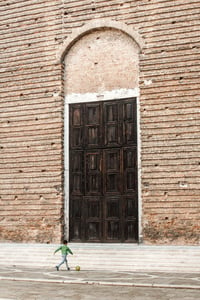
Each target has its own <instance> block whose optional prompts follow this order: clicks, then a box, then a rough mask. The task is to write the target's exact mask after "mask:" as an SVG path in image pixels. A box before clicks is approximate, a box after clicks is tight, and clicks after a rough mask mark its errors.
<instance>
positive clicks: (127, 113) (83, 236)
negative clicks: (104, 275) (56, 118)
mask: <svg viewBox="0 0 200 300" xmlns="http://www.w3.org/2000/svg"><path fill="white" fill-rule="evenodd" d="M136 142H137V137H136V101H135V99H126V100H120V101H119V100H115V101H106V102H95V103H84V104H73V105H70V239H71V240H73V241H82V242H134V241H137V235H138V224H137V223H138V217H137V215H138V213H137V146H136Z"/></svg>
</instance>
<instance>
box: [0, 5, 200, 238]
mask: <svg viewBox="0 0 200 300" xmlns="http://www.w3.org/2000/svg"><path fill="white" fill-rule="evenodd" d="M94 19H98V20H107V21H108V22H109V21H118V22H121V23H124V24H126V25H128V26H129V27H130V28H134V29H135V30H136V31H137V32H138V33H139V34H140V35H141V37H142V38H143V40H144V42H145V46H144V48H143V49H142V52H141V53H140V56H139V72H140V76H139V87H140V126H141V128H140V136H139V139H141V176H142V177H141V201H142V230H143V239H144V242H146V243H176V244H178V243H179V244H181V243H182V244H199V236H200V227H199V223H200V218H199V216H200V201H199V199H200V196H199V190H200V139H199V134H200V129H199V128H200V114H199V112H200V102H199V97H200V88H199V68H200V63H199V62H200V52H199V47H200V44H199V43H200V1H199V0H186V1H185V0H142V1H137V0H132V1H128V0H127V1H122V0H108V1H105V0H104V1H102V0H96V1H89V0H81V1H75V0H74V1H69V0H62V1H59V0H58V1H45V0H39V1H33V0H27V1H22V0H5V1H1V3H0V32H1V35H0V240H1V241H9V240H10V241H32V242H59V241H60V238H61V236H62V230H63V229H62V228H63V226H62V222H63V197H64V195H63V193H64V187H63V172H64V171H63V168H64V167H63V123H64V122H63V107H64V105H63V103H64V101H63V92H64V91H63V66H62V65H61V64H59V63H58V62H57V59H56V54H57V52H58V49H59V47H60V46H61V45H62V43H63V42H64V41H65V40H66V38H67V37H68V36H69V35H70V34H71V33H72V32H73V30H75V29H77V28H81V27H82V26H83V25H85V24H87V22H89V21H91V20H94ZM130 76H131V75H130ZM97 88H98V87H97ZM80 92H81V90H80Z"/></svg>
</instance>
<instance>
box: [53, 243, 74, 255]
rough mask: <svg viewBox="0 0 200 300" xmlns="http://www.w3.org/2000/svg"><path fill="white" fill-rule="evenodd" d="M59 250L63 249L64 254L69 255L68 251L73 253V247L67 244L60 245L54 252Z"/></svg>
mask: <svg viewBox="0 0 200 300" xmlns="http://www.w3.org/2000/svg"><path fill="white" fill-rule="evenodd" d="M59 250H61V253H62V255H67V254H68V253H70V254H73V253H72V251H71V249H70V248H69V247H68V246H66V245H62V246H60V247H59V248H58V249H56V251H55V252H54V253H56V252H58V251H59Z"/></svg>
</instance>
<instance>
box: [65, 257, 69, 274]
mask: <svg viewBox="0 0 200 300" xmlns="http://www.w3.org/2000/svg"><path fill="white" fill-rule="evenodd" d="M65 263H66V268H67V270H68V271H69V270H70V268H69V266H68V261H67V255H66V258H65Z"/></svg>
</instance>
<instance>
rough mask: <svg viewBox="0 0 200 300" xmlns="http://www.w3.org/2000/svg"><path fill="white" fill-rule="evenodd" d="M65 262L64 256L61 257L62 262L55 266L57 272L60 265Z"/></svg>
mask: <svg viewBox="0 0 200 300" xmlns="http://www.w3.org/2000/svg"><path fill="white" fill-rule="evenodd" d="M65 261H66V255H62V260H61V262H60V263H59V265H57V266H56V269H57V271H59V268H60V266H61V265H62V264H64V262H65Z"/></svg>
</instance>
